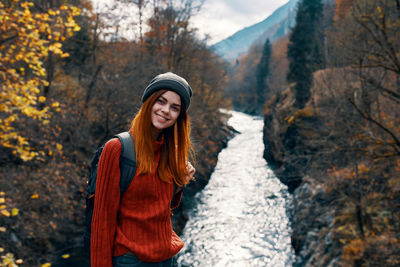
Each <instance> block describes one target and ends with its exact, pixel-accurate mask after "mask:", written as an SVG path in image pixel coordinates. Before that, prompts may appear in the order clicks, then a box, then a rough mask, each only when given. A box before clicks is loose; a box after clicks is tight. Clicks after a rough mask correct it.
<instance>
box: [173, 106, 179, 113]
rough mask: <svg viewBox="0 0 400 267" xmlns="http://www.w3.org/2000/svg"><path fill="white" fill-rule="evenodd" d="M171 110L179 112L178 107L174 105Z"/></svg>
mask: <svg viewBox="0 0 400 267" xmlns="http://www.w3.org/2000/svg"><path fill="white" fill-rule="evenodd" d="M172 110H173V111H176V112H179V111H180V110H179V108H178V107H174V106H173V107H172Z"/></svg>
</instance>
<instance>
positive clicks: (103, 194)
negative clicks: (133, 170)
mask: <svg viewBox="0 0 400 267" xmlns="http://www.w3.org/2000/svg"><path fill="white" fill-rule="evenodd" d="M120 155H121V143H120V142H119V140H118V139H117V138H114V139H112V140H110V141H108V142H107V143H106V145H105V146H104V149H103V152H102V153H101V157H100V160H99V166H98V169H97V184H96V194H95V201H94V210H93V218H92V235H91V266H92V267H99V266H102V267H112V254H113V245H114V237H115V231H116V226H117V212H118V208H119V202H120V188H119V183H120V169H119V158H120Z"/></svg>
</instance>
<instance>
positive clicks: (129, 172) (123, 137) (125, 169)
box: [114, 132, 136, 196]
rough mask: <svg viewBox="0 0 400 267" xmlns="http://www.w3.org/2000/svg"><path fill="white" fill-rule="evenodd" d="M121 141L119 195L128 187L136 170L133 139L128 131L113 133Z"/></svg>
mask: <svg viewBox="0 0 400 267" xmlns="http://www.w3.org/2000/svg"><path fill="white" fill-rule="evenodd" d="M114 137H117V138H118V139H119V141H120V142H121V158H120V161H119V168H120V170H121V181H120V189H121V196H122V194H123V193H125V191H126V190H127V189H128V187H129V185H130V184H131V182H132V179H133V176H135V172H136V152H135V140H134V139H133V137H132V135H131V134H130V133H129V132H123V133H119V134H117V135H115V136H114Z"/></svg>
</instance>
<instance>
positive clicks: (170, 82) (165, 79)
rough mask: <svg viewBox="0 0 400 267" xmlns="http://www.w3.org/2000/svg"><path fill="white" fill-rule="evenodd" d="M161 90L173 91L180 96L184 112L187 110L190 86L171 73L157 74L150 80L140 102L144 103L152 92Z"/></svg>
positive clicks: (190, 91)
mask: <svg viewBox="0 0 400 267" xmlns="http://www.w3.org/2000/svg"><path fill="white" fill-rule="evenodd" d="M163 89H166V90H171V91H174V92H175V93H177V94H178V95H180V97H181V100H182V102H183V105H184V106H185V108H186V110H187V109H189V106H190V97H191V96H192V88H190V85H189V84H188V82H187V81H186V80H185V79H184V78H182V77H180V76H178V75H176V74H174V73H172V72H166V73H163V74H159V75H157V76H156V77H155V78H154V79H153V80H151V82H150V83H149V85H148V86H147V87H146V89H145V90H144V93H143V96H142V102H145V101H146V99H147V98H149V96H150V95H151V94H153V93H154V92H156V91H158V90H163Z"/></svg>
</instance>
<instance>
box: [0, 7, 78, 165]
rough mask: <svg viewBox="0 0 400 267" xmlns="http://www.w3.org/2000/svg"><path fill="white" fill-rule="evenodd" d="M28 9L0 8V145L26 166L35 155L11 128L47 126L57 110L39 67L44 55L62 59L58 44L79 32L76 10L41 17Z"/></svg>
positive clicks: (41, 69) (27, 142)
mask: <svg viewBox="0 0 400 267" xmlns="http://www.w3.org/2000/svg"><path fill="white" fill-rule="evenodd" d="M33 7H34V4H33V3H32V2H20V1H19V0H17V1H8V2H6V3H0V22H1V26H0V53H1V54H0V56H1V57H0V82H1V91H2V94H1V96H0V112H1V113H0V114H1V115H0V116H1V118H0V144H1V146H3V147H7V148H10V149H11V150H12V151H13V153H15V154H17V155H18V156H19V157H20V158H21V159H22V160H25V161H26V160H30V159H32V158H34V157H35V156H38V155H39V152H38V151H33V150H32V148H31V146H30V144H29V140H27V138H26V137H24V135H23V133H22V132H21V129H17V128H16V126H15V122H16V121H18V120H19V119H20V118H21V117H25V116H26V117H30V118H32V119H35V120H38V121H41V122H42V123H43V124H46V123H49V117H50V114H51V113H50V109H51V108H52V107H53V108H56V109H57V108H58V105H59V104H58V103H57V102H53V103H51V102H49V101H48V100H47V99H46V96H45V94H44V91H43V88H45V87H47V86H49V82H48V81H47V79H46V69H45V66H44V64H43V61H44V60H45V59H46V58H47V57H48V56H49V54H55V55H59V56H61V57H67V56H68V54H66V53H64V52H63V50H62V42H64V41H65V39H66V38H67V37H68V36H70V35H72V34H73V32H74V31H79V29H80V28H79V26H78V25H77V24H76V23H75V21H74V16H76V15H78V14H79V12H80V11H79V9H77V8H75V7H72V6H66V5H62V6H60V7H59V8H58V9H49V10H48V11H47V12H43V13H33V12H32V11H31V10H32V8H33ZM42 156H43V155H42Z"/></svg>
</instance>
